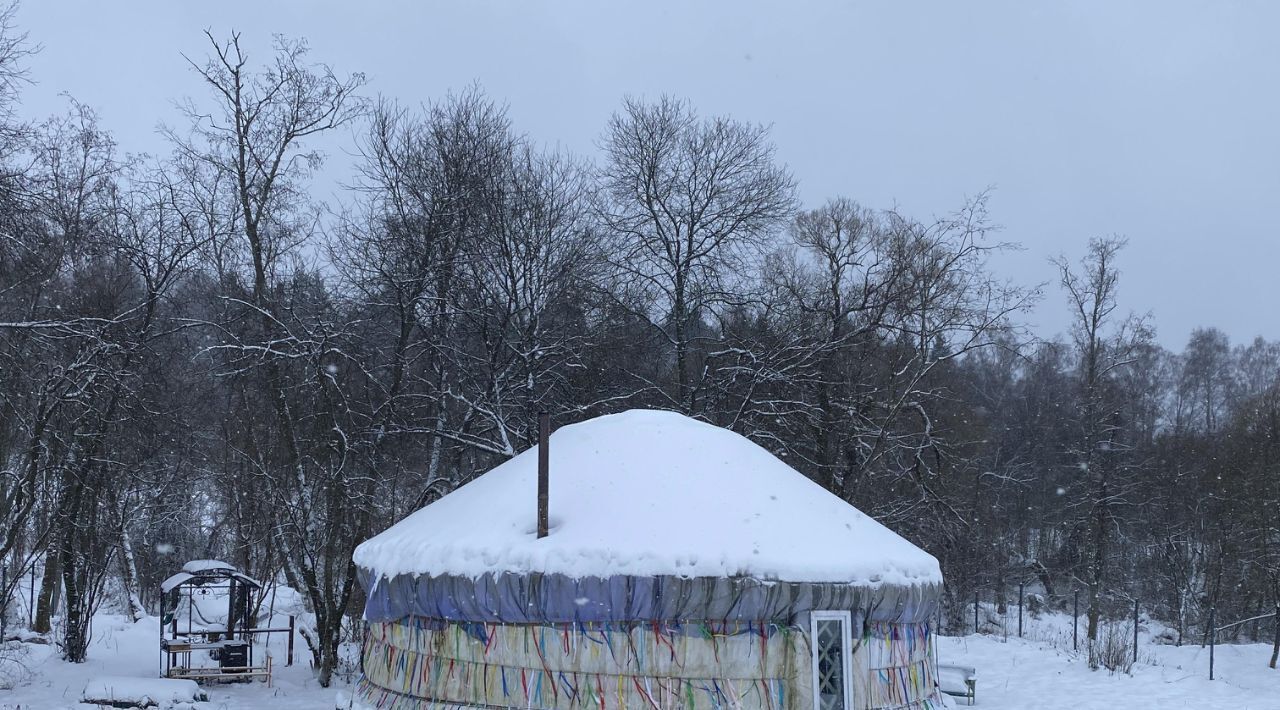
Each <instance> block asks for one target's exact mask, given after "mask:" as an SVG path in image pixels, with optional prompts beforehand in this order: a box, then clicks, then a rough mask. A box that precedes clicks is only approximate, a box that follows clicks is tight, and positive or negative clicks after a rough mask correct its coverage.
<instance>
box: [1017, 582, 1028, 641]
mask: <svg viewBox="0 0 1280 710" xmlns="http://www.w3.org/2000/svg"><path fill="white" fill-rule="evenodd" d="M1026 591H1027V583H1026V582H1018V638H1022V597H1023V595H1024V594H1025V593H1026Z"/></svg>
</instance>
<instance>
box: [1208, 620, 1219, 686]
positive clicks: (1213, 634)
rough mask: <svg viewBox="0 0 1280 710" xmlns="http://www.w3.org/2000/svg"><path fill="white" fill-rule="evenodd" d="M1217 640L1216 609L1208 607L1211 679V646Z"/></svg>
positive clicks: (1210, 678)
mask: <svg viewBox="0 0 1280 710" xmlns="http://www.w3.org/2000/svg"><path fill="white" fill-rule="evenodd" d="M1217 642H1218V609H1217V607H1212V606H1211V607H1209V680H1213V647H1214V645H1215V644H1216V643H1217Z"/></svg>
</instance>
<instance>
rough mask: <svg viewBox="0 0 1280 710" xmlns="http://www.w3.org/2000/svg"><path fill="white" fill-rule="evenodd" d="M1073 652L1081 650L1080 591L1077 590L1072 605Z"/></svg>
mask: <svg viewBox="0 0 1280 710" xmlns="http://www.w3.org/2000/svg"><path fill="white" fill-rule="evenodd" d="M1071 650H1072V651H1078V650H1080V590H1079V589H1076V590H1075V601H1074V602H1072V603H1071Z"/></svg>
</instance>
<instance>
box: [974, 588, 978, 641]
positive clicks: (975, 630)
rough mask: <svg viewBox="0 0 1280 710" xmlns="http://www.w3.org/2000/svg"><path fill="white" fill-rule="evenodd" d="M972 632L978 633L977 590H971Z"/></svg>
mask: <svg viewBox="0 0 1280 710" xmlns="http://www.w3.org/2000/svg"><path fill="white" fill-rule="evenodd" d="M973 633H974V634H975V635H976V634H977V633H978V590H976V589H975V590H973Z"/></svg>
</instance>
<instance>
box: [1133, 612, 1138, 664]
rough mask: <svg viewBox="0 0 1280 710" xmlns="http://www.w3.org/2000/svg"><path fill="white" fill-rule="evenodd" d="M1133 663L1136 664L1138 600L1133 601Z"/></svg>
mask: <svg viewBox="0 0 1280 710" xmlns="http://www.w3.org/2000/svg"><path fill="white" fill-rule="evenodd" d="M1133 662H1134V663H1137V662H1138V600H1137V599H1134V600H1133Z"/></svg>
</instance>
